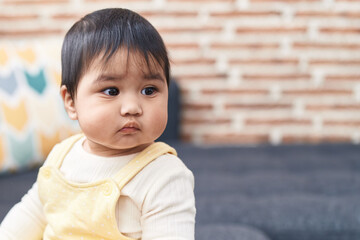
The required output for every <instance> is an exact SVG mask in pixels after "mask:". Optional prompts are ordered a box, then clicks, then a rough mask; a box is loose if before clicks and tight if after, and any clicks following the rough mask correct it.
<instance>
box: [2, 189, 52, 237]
mask: <svg viewBox="0 0 360 240" xmlns="http://www.w3.org/2000/svg"><path fill="white" fill-rule="evenodd" d="M45 223H46V220H45V216H44V212H43V209H42V204H41V202H40V199H39V194H38V187H37V184H36V183H35V184H34V185H33V187H32V188H31V189H30V190H29V192H28V193H27V194H26V195H25V196H24V197H23V198H22V199H21V202H19V203H17V204H16V205H15V206H13V208H12V209H11V210H10V211H9V213H8V214H7V215H6V217H5V218H4V220H3V222H2V223H1V225H0V239H1V240H19V239H26V240H41V239H42V235H43V231H44V228H45Z"/></svg>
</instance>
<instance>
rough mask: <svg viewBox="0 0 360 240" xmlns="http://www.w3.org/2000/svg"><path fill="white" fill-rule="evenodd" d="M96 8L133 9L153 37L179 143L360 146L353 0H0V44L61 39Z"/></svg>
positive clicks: (359, 63)
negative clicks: (177, 91) (174, 86)
mask: <svg viewBox="0 0 360 240" xmlns="http://www.w3.org/2000/svg"><path fill="white" fill-rule="evenodd" d="M104 7H126V8H130V9H132V10H135V11H137V12H139V13H140V14H142V15H143V16H145V17H146V18H148V19H149V20H150V21H151V22H152V23H153V24H154V25H155V27H156V28H157V29H158V30H159V31H160V33H161V34H162V36H163V38H164V40H165V42H166V44H167V46H168V48H169V51H170V55H171V58H172V61H173V65H172V73H173V76H174V77H175V78H176V79H177V80H178V81H179V84H180V86H181V90H182V94H183V98H182V108H183V111H182V137H183V139H185V140H187V141H191V142H196V143H202V144H218V143H220V144H226V143H230V144H253V143H268V142H269V143H272V144H281V143H303V142H305V143H318V142H353V143H359V142H360V1H359V0H237V1H236V0H208V1H206V0H128V1H124V0H123V1H115V0H108V1H106V0H0V38H1V39H10V40H11V41H24V39H25V40H28V39H37V38H41V39H46V38H49V39H52V38H58V39H62V37H63V35H64V34H65V32H66V30H67V29H68V28H69V27H70V26H71V25H72V24H73V22H74V21H75V20H76V19H78V18H80V17H81V16H82V15H84V14H85V13H87V12H90V11H93V10H96V9H99V8H104ZM59 42H61V41H59Z"/></svg>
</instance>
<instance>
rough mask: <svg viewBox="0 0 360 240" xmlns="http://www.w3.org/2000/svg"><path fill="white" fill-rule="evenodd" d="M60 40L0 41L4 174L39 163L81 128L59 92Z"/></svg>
mask: <svg viewBox="0 0 360 240" xmlns="http://www.w3.org/2000/svg"><path fill="white" fill-rule="evenodd" d="M60 49H61V40H46V41H45V40H42V41H35V40H33V41H26V42H24V41H21V42H20V41H11V42H10V41H0V173H3V172H8V171H15V170H18V169H23V168H28V167H30V166H33V165H38V164H40V163H41V162H42V161H44V159H45V158H46V156H47V154H48V153H49V151H50V150H51V148H52V147H53V145H54V144H56V143H57V142H59V141H60V140H62V139H64V138H66V137H68V136H69V135H71V134H74V133H75V132H78V131H79V127H78V125H77V123H76V122H74V121H71V120H70V119H69V118H68V116H67V114H66V112H65V110H64V107H63V103H62V100H61V97H60V94H59V83H60V79H61V77H60V67H61V66H60Z"/></svg>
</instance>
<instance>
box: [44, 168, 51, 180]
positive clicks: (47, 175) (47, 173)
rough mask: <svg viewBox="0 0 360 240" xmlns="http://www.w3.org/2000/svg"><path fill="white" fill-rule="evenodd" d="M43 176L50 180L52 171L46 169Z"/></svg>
mask: <svg viewBox="0 0 360 240" xmlns="http://www.w3.org/2000/svg"><path fill="white" fill-rule="evenodd" d="M43 176H44V178H46V179H49V178H50V177H51V172H50V169H44V170H43Z"/></svg>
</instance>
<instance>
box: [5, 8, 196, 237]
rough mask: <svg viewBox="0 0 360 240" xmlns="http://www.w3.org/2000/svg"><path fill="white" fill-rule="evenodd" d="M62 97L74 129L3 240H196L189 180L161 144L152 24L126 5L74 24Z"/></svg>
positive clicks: (163, 56)
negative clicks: (75, 124) (74, 122)
mask: <svg viewBox="0 0 360 240" xmlns="http://www.w3.org/2000/svg"><path fill="white" fill-rule="evenodd" d="M61 58H62V83H61V89H60V93H61V96H62V98H63V100H64V106H65V109H66V111H67V113H68V115H69V117H70V118H71V119H73V120H77V121H78V122H79V125H80V128H81V130H82V132H83V133H82V134H79V135H75V136H73V137H70V138H68V139H66V140H64V141H63V142H61V143H59V144H57V145H56V146H55V147H54V148H53V150H52V151H51V153H50V154H49V156H48V158H47V160H46V161H45V163H44V165H43V166H42V167H41V168H40V170H39V174H38V178H37V181H36V183H35V184H34V185H33V187H32V188H31V189H30V190H29V192H28V193H27V194H26V195H25V196H24V197H23V198H22V200H21V202H20V203H18V204H16V205H15V206H14V207H13V208H12V209H11V210H10V212H9V213H8V214H7V216H6V217H5V219H4V221H3V222H2V224H1V226H0V239H1V240H10V239H11V240H19V239H26V240H35V239H36V240H41V239H44V240H55V239H56V240H58V239H66V240H69V239H70V240H72V239H77V240H80V239H84V240H95V239H97V240H101V239H104V240H119V239H124V240H130V239H143V240H148V239H154V240H155V239H172V240H175V239H182V240H183V239H194V225H195V212H196V210H195V200H194V192H193V188H194V179H193V175H192V173H191V171H190V170H188V169H187V168H186V166H185V165H184V164H183V163H182V161H181V160H180V159H179V158H178V157H177V156H176V151H175V150H174V149H173V148H171V147H170V146H168V145H167V144H165V143H161V142H156V143H155V142H154V141H155V140H156V139H157V138H158V137H159V136H160V135H161V134H162V132H163V131H164V129H165V126H166V123H167V101H168V87H169V80H170V64H169V59H168V55H167V50H166V47H165V45H164V43H163V40H162V38H161V37H160V35H159V33H158V32H157V31H156V29H155V28H154V27H153V26H152V25H151V24H150V23H149V22H148V21H147V20H145V19H144V18H143V17H141V16H140V15H138V14H136V13H134V12H132V11H130V10H126V9H118V8H114V9H103V10H99V11H95V12H93V13H90V14H88V15H86V16H85V17H84V18H82V19H81V20H79V21H78V22H76V23H75V24H74V25H73V26H72V27H71V29H70V30H69V31H68V33H67V34H66V36H65V39H64V43H63V47H62V56H61Z"/></svg>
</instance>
